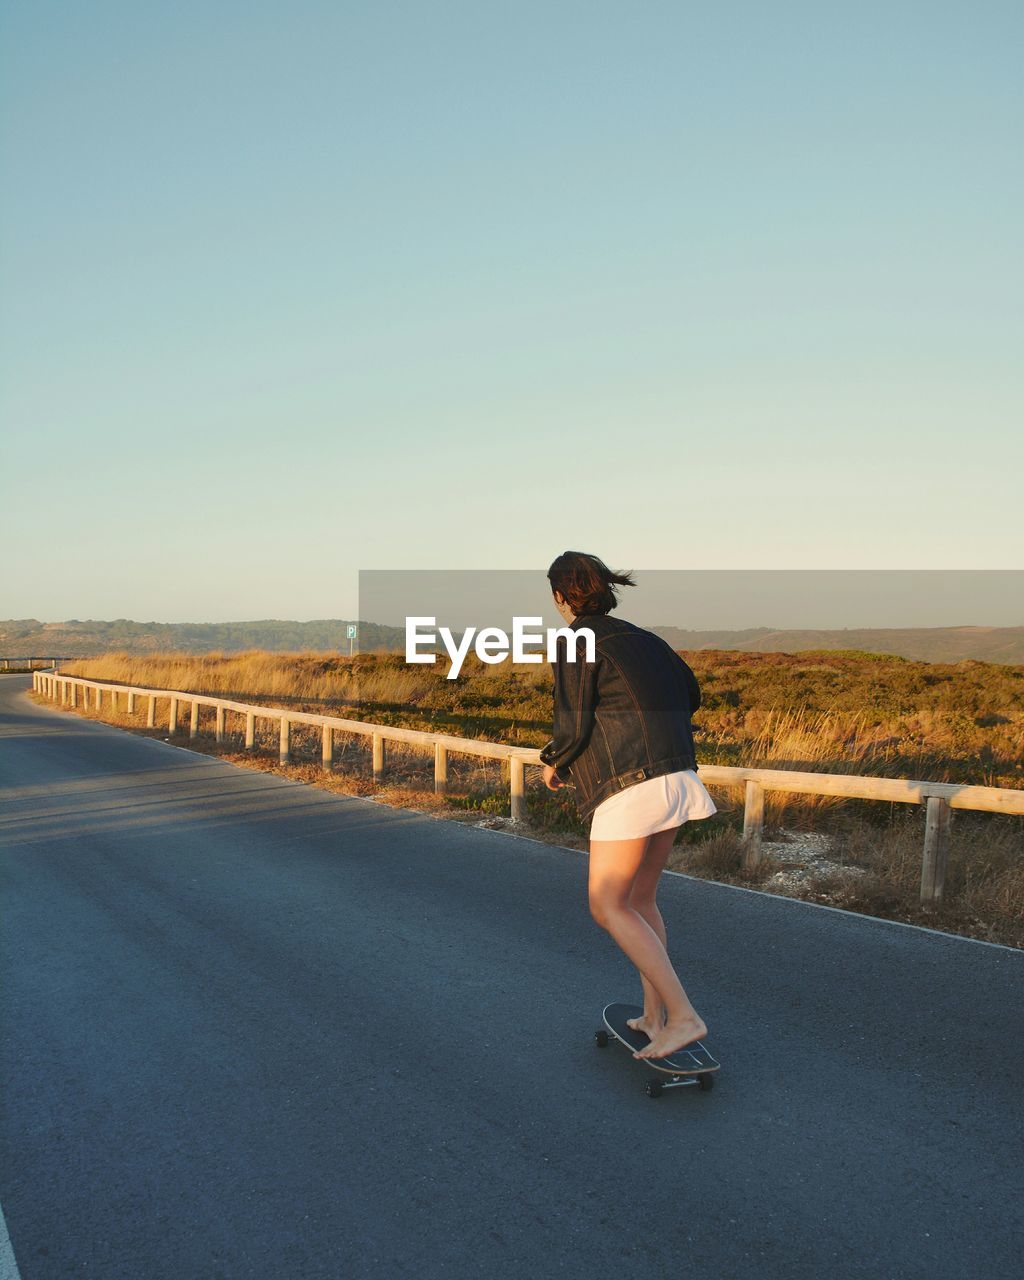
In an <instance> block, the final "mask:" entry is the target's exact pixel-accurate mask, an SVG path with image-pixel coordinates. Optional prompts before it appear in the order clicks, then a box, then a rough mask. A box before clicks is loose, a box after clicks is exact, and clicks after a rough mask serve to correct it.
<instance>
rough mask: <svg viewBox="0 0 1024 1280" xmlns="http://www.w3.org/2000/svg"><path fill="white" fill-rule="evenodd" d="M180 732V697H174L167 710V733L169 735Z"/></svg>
mask: <svg viewBox="0 0 1024 1280" xmlns="http://www.w3.org/2000/svg"><path fill="white" fill-rule="evenodd" d="M177 732H178V699H177V698H172V699H171V705H170V709H169V710H168V712H167V733H168V735H170V734H172V733H177Z"/></svg>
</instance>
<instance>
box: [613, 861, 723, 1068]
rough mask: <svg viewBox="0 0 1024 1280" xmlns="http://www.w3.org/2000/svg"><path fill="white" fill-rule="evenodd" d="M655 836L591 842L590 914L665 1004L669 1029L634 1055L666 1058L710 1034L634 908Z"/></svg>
mask: <svg viewBox="0 0 1024 1280" xmlns="http://www.w3.org/2000/svg"><path fill="white" fill-rule="evenodd" d="M651 838H652V837H650V836H642V837H640V838H639V839H636V840H591V842H590V884H589V894H590V913H591V915H592V916H593V917H594V919H595V920H596V921H597V923H598V924H599V925H600V926H601V927H602V928H603V929H606V930H607V931H608V932H609V933H610V934H611V935H612V937H613V938H614V939H615V941H616V942H617V943H618V945H619V946H620V947H621V948H622V950H623V951H624V952H625V954H626V955H627V956H628V957H629V958H630V960H632V962H633V963H634V964H635V965H636V967H637V969H638V970H639V971H640V974H641V977H642V978H644V979H646V981H647V982H648V983H650V985H651V987H652V989H653V991H654V993H655V997H654V998H655V1000H660V1003H661V1004H663V1005H664V1006H665V1012H666V1022H665V1026H664V1027H663V1028H661V1030H658V1031H657V1032H656V1034H655V1036H654V1038H653V1039H652V1040H651V1043H650V1044H648V1045H646V1046H645V1047H644V1048H643V1049H640V1050H638V1051H637V1052H636V1053H634V1055H633V1056H634V1057H635V1058H661V1057H665V1056H666V1055H667V1054H669V1053H671V1052H672V1051H673V1050H674V1049H681V1048H682V1047H683V1046H684V1045H687V1044H691V1043H692V1042H693V1041H694V1040H699V1039H700V1038H701V1037H702V1036H704V1035H706V1034H707V1027H706V1026H705V1025H704V1022H703V1021H702V1019H701V1017H700V1015H699V1014H698V1013H697V1011H696V1010H695V1009H694V1007H693V1005H692V1004H691V1003H690V1001H689V998H688V997H687V994H686V992H685V991H684V990H683V987H682V984H681V983H680V981H679V978H678V977H677V975H676V971H675V970H674V969H673V968H672V962H671V961H670V960H669V958H668V953H667V951H666V950H665V944H664V943H663V942H662V940H661V938H660V937H659V936H658V933H657V932H656V931H655V928H654V927H653V926H652V925H651V924H650V923H648V921H647V920H646V919H644V917H643V916H642V915H641V914H640V913H639V912H638V911H637V909H636V908H635V907H633V906H632V905H630V895H631V893H632V889H633V883H634V881H635V879H636V876H637V873H638V872H639V870H640V867H641V866H642V864H643V860H644V856H645V854H646V852H647V848H648V845H649V843H650V841H651ZM666 856H667V851H666ZM662 928H664V924H662ZM645 999H646V988H645Z"/></svg>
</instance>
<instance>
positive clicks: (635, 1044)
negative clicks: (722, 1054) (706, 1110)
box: [594, 1004, 720, 1098]
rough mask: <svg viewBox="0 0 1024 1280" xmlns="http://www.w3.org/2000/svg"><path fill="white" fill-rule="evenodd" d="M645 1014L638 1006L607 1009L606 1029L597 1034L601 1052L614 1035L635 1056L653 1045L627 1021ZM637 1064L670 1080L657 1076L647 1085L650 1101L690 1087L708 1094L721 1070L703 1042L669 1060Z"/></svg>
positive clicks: (679, 1052)
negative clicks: (636, 1052) (716, 1074)
mask: <svg viewBox="0 0 1024 1280" xmlns="http://www.w3.org/2000/svg"><path fill="white" fill-rule="evenodd" d="M642 1013H643V1009H642V1008H641V1006H640V1005H636V1004H609V1005H606V1006H605V1009H604V1013H603V1014H602V1015H601V1016H602V1017H603V1019H604V1026H603V1027H602V1028H601V1030H600V1031H595V1032H594V1043H595V1044H596V1045H597V1047H598V1048H599V1049H604V1048H605V1047H606V1046H607V1044H608V1034H609V1032H610V1033H611V1034H612V1035H613V1036H614V1037H615V1039H616V1040H618V1042H619V1044H623V1045H625V1046H626V1048H627V1049H629V1050H630V1051H631V1052H632V1051H633V1050H635V1049H642V1048H643V1047H644V1046H645V1045H648V1044H650V1043H651V1042H650V1040H648V1038H647V1037H646V1036H645V1035H644V1033H643V1032H642V1031H634V1030H633V1028H632V1027H628V1026H627V1025H626V1019H627V1018H639V1017H640V1015H641V1014H642ZM634 1061H637V1062H640V1063H642V1064H643V1065H644V1066H647V1067H653V1068H654V1069H655V1070H656V1071H659V1072H661V1074H662V1075H667V1076H668V1079H667V1080H659V1079H658V1077H657V1076H653V1077H652V1078H651V1079H650V1080H648V1081H647V1083H646V1084H645V1085H644V1092H645V1093H646V1094H647V1096H648V1097H649V1098H657V1097H659V1096H660V1095H661V1092H662V1090H664V1089H683V1088H686V1086H687V1085H696V1086H697V1088H698V1089H702V1090H703V1091H704V1092H705V1093H706V1092H708V1090H710V1089H711V1088H712V1087H713V1086H714V1083H715V1077H714V1075H713V1074H712V1073H713V1072H715V1071H717V1070H718V1068H719V1066H720V1063H718V1062H716V1061H715V1059H714V1058H713V1057H712V1056H711V1054H710V1053H708V1051H707V1049H705V1048H704V1044H703V1041H701V1040H695V1041H694V1042H693V1043H692V1044H688V1045H685V1046H684V1047H683V1048H682V1049H677V1050H676V1051H675V1053H672V1054H669V1056H668V1057H667V1058H637V1059H634Z"/></svg>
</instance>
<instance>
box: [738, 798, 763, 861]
mask: <svg viewBox="0 0 1024 1280" xmlns="http://www.w3.org/2000/svg"><path fill="white" fill-rule="evenodd" d="M763 830H764V787H763V786H762V785H761V783H760V782H754V781H748V782H747V790H746V796H745V797H744V802H743V865H744V867H756V866H757V865H758V863H759V862H760V861H761V835H762V832H763Z"/></svg>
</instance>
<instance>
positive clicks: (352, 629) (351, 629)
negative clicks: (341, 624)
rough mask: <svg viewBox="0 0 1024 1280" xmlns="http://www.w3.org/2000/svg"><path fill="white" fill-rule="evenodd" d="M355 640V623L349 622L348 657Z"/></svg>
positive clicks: (350, 654) (350, 655)
mask: <svg viewBox="0 0 1024 1280" xmlns="http://www.w3.org/2000/svg"><path fill="white" fill-rule="evenodd" d="M355 641H356V624H355V623H354V622H350V623H349V624H348V656H349V657H350V658H351V657H352V650H353V647H354V646H355Z"/></svg>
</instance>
